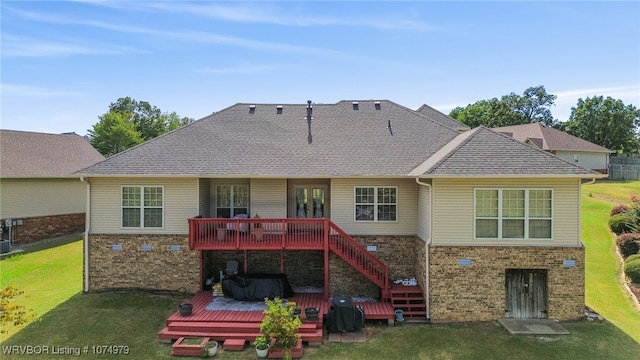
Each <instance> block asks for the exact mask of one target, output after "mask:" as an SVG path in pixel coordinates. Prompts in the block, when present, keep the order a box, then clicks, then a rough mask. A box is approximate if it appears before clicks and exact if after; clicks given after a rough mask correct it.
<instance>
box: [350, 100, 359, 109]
mask: <svg viewBox="0 0 640 360" xmlns="http://www.w3.org/2000/svg"><path fill="white" fill-rule="evenodd" d="M351 105H353V110H358V102H357V101H354V102H353V103H351Z"/></svg>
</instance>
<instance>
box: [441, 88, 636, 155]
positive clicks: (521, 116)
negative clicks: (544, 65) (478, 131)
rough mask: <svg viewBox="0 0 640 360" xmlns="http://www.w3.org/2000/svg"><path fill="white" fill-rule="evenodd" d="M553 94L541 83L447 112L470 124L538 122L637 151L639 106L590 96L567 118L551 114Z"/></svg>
mask: <svg viewBox="0 0 640 360" xmlns="http://www.w3.org/2000/svg"><path fill="white" fill-rule="evenodd" d="M556 99H557V96H556V95H553V94H548V93H547V91H546V90H545V88H544V86H542V85H540V86H535V87H530V88H528V89H526V90H525V91H524V92H523V94H522V95H518V94H515V93H511V94H508V95H504V96H502V97H501V98H500V99H498V98H493V99H488V100H480V101H477V102H475V103H473V104H469V105H467V106H465V107H456V108H455V109H453V110H451V112H450V113H449V116H450V117H452V118H454V119H456V120H458V121H460V122H462V123H464V124H466V125H468V126H469V127H471V128H475V127H477V126H481V125H483V126H486V127H489V128H493V127H502V126H511V125H521V124H529V123H533V122H539V123H541V124H543V125H544V126H550V127H554V128H556V129H559V130H562V131H565V132H567V133H568V134H571V135H573V136H576V137H579V138H582V139H584V140H587V141H590V142H592V143H594V144H598V145H600V146H603V147H605V148H607V149H609V150H613V151H617V152H619V153H630V154H633V153H638V152H640V110H638V109H637V108H636V107H635V106H633V105H631V104H629V105H625V104H624V103H623V102H622V101H621V100H616V99H613V98H611V97H606V98H605V97H603V96H593V97H587V98H586V99H585V100H583V99H582V98H581V99H579V100H578V103H577V104H576V106H575V107H572V108H571V115H570V116H569V119H568V120H567V121H566V122H560V121H558V119H556V118H554V117H553V115H552V114H551V107H552V106H553V105H555V103H554V101H555V100H556Z"/></svg>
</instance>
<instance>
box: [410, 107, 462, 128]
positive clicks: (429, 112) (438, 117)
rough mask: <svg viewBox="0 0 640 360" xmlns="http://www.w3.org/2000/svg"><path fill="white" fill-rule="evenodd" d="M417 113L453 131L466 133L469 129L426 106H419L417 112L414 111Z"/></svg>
mask: <svg viewBox="0 0 640 360" xmlns="http://www.w3.org/2000/svg"><path fill="white" fill-rule="evenodd" d="M416 111H417V112H419V113H420V114H422V115H424V116H426V117H428V118H430V119H432V120H434V121H437V122H439V123H441V124H442V125H444V126H447V127H450V128H452V129H455V130H459V131H466V130H469V129H471V128H470V127H469V126H467V125H465V124H463V123H461V122H459V121H458V120H456V119H454V118H452V117H449V115H446V114H444V113H442V112H440V111H438V110H436V109H434V108H432V107H431V106H429V105H427V104H423V105H422V106H420V107H419V108H418V110H416Z"/></svg>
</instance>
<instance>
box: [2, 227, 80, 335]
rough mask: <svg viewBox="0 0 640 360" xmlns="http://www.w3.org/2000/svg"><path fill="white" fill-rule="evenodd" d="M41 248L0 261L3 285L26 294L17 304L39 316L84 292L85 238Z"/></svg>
mask: <svg viewBox="0 0 640 360" xmlns="http://www.w3.org/2000/svg"><path fill="white" fill-rule="evenodd" d="M52 245H58V246H53V247H52ZM41 246H42V245H40V246H39V247H38V246H37V245H36V246H30V247H28V248H27V249H28V250H27V251H25V252H24V253H20V254H17V255H13V256H11V257H9V258H7V259H3V260H2V261H0V270H2V271H0V285H1V286H2V287H3V288H4V287H6V286H9V285H14V286H16V287H17V288H18V289H19V290H23V291H24V294H23V295H20V296H19V297H18V298H17V299H16V302H15V303H16V304H20V305H25V306H26V307H27V308H29V309H33V311H34V313H35V314H36V315H37V316H40V315H42V314H45V313H46V312H47V311H49V310H51V309H54V308H55V307H56V306H58V305H59V304H60V303H62V302H64V301H66V300H67V299H69V298H71V297H72V296H73V295H75V294H77V293H78V292H80V291H81V290H82V241H81V237H79V236H74V237H66V238H60V239H56V240H55V242H53V243H48V244H46V245H45V246H47V248H45V249H42V248H41ZM18 329H20V327H18V328H17V329H16V328H14V327H12V326H11V327H9V328H8V329H7V330H8V331H9V332H8V333H7V334H0V341H2V340H4V339H6V338H7V337H8V336H11V335H12V334H14V333H15V332H16V330H18Z"/></svg>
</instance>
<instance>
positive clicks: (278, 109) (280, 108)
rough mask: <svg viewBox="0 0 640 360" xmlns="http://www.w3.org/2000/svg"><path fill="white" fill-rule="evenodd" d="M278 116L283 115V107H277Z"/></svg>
mask: <svg viewBox="0 0 640 360" xmlns="http://www.w3.org/2000/svg"><path fill="white" fill-rule="evenodd" d="M276 114H282V105H278V106H276Z"/></svg>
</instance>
